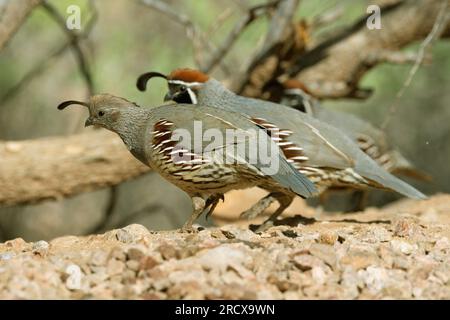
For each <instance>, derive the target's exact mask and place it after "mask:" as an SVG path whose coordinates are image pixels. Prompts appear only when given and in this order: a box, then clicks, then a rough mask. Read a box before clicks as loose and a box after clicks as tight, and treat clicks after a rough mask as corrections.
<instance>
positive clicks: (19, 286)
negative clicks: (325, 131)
mask: <svg viewBox="0 0 450 320" xmlns="http://www.w3.org/2000/svg"><path fill="white" fill-rule="evenodd" d="M223 211H224V210H223V208H222V212H223ZM291 211H292V210H291ZM305 215H306V218H302V217H300V216H296V215H294V214H292V212H291V213H290V214H288V215H287V216H285V217H284V218H283V220H282V221H281V222H282V224H281V225H277V226H275V227H272V228H270V229H269V230H267V231H265V232H263V233H261V234H255V233H254V232H252V231H250V230H249V228H248V223H243V222H240V223H236V224H230V221H231V220H232V217H235V216H236V215H233V214H232V215H230V216H229V217H224V216H223V215H222V216H220V215H219V216H220V217H221V219H222V220H221V223H225V222H227V223H226V224H224V225H222V226H220V227H213V228H207V229H203V230H201V231H199V232H198V233H192V234H186V233H180V232H178V231H165V232H152V231H149V230H147V229H146V228H144V227H143V226H140V225H129V226H127V227H125V228H123V229H117V230H112V231H109V232H107V233H105V234H101V235H91V236H86V237H75V236H66V237H61V238H56V239H54V240H52V241H50V242H45V241H38V242H34V243H27V242H25V241H23V240H22V239H20V238H18V239H14V240H11V241H8V242H5V243H2V244H0V298H2V299H53V298H63V299H85V298H99V299H114V298H124V299H167V298H171V299H179V298H186V299H189V298H191V299H219V298H220V299H222V298H225V299H227V298H229V299H450V195H436V196H434V197H432V198H430V199H429V200H424V201H411V200H404V201H401V202H397V203H395V204H394V205H391V206H389V207H386V208H383V209H373V208H370V209H367V210H366V211H365V212H363V213H356V214H350V215H349V214H345V215H343V214H329V213H325V212H321V211H320V210H313V209H311V208H307V210H306V209H305ZM253 223H256V222H253Z"/></svg>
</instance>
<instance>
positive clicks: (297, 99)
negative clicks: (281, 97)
mask: <svg viewBox="0 0 450 320" xmlns="http://www.w3.org/2000/svg"><path fill="white" fill-rule="evenodd" d="M286 98H287V100H288V102H287V104H288V105H289V106H291V107H293V108H294V109H296V110H298V111H301V112H304V113H306V106H305V99H304V98H303V97H302V96H301V95H287V96H286Z"/></svg>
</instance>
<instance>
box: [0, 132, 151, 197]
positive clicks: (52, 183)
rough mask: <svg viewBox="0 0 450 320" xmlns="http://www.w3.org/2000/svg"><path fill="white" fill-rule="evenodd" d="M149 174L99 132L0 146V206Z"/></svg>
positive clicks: (110, 136)
mask: <svg viewBox="0 0 450 320" xmlns="http://www.w3.org/2000/svg"><path fill="white" fill-rule="evenodd" d="M149 170H150V168H148V167H146V166H144V165H143V164H141V163H140V162H139V161H138V160H136V159H135V158H134V157H133V156H132V155H131V154H130V152H128V150H127V149H126V147H125V145H124V143H123V142H122V141H121V140H120V138H119V137H118V136H116V135H115V134H113V133H110V132H107V131H105V130H95V132H89V133H84V134H78V135H72V136H68V137H53V138H43V139H36V140H28V141H17V142H12V141H10V142H0V204H2V205H16V204H22V203H31V202H36V201H39V200H44V199H57V198H61V197H65V196H70V195H74V194H77V193H80V192H86V191H90V190H95V189H97V188H102V187H106V186H112V185H116V184H119V183H121V182H123V181H125V180H127V179H131V178H134V177H137V176H139V175H141V174H144V173H146V172H148V171H149Z"/></svg>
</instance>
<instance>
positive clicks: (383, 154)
mask: <svg viewBox="0 0 450 320" xmlns="http://www.w3.org/2000/svg"><path fill="white" fill-rule="evenodd" d="M282 96H283V98H282V100H281V103H282V104H284V105H288V106H291V107H293V108H295V109H297V110H299V111H301V112H305V113H307V114H309V115H311V116H313V117H315V118H317V119H319V120H321V121H323V122H326V123H328V124H331V125H332V126H334V127H336V128H338V129H340V130H341V131H342V132H344V133H345V134H347V135H348V136H349V137H350V138H351V139H352V140H353V141H354V142H356V143H357V144H358V146H359V148H360V149H361V150H362V151H363V152H365V153H366V154H367V155H368V156H369V157H371V158H372V159H374V160H375V161H376V162H377V163H378V164H379V165H380V166H382V167H383V168H384V169H386V170H387V171H389V172H391V173H393V174H396V175H397V174H398V175H404V176H408V177H411V178H415V179H418V180H424V181H430V180H431V177H430V176H429V175H428V174H426V173H424V172H421V171H420V170H418V169H417V168H415V167H414V166H413V165H412V164H411V162H410V161H408V160H407V159H406V158H405V157H404V156H403V155H402V154H401V153H400V152H399V151H398V150H396V149H394V148H393V147H392V146H391V145H390V144H389V142H388V137H387V136H386V134H385V133H384V132H383V131H382V130H381V129H378V128H377V127H375V126H374V125H372V124H371V123H370V122H368V121H365V120H363V119H361V118H359V117H357V116H355V115H352V114H348V113H344V112H339V111H335V110H330V109H326V108H323V107H322V106H321V105H320V103H319V101H317V99H315V98H314V96H313V95H312V94H310V92H309V90H308V88H306V86H305V85H304V84H303V83H302V82H300V81H298V80H296V79H289V80H287V81H285V82H284V83H283V94H282Z"/></svg>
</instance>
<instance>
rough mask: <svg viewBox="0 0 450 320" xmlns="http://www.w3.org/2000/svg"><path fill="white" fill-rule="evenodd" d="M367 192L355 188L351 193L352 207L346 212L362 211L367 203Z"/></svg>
mask: <svg viewBox="0 0 450 320" xmlns="http://www.w3.org/2000/svg"><path fill="white" fill-rule="evenodd" d="M368 196H369V192H368V191H367V190H357V191H355V192H353V194H352V202H353V203H354V204H355V205H354V206H353V208H352V209H350V210H349V211H347V212H358V211H363V210H364V209H365V207H366V205H367V198H368Z"/></svg>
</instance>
